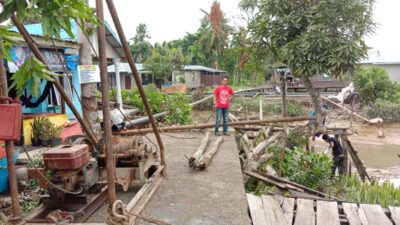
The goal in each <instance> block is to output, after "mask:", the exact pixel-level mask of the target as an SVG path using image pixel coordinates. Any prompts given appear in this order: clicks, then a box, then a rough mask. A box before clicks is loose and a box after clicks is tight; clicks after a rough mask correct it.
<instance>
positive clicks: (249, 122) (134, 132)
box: [113, 116, 316, 135]
mask: <svg viewBox="0 0 400 225" xmlns="http://www.w3.org/2000/svg"><path fill="white" fill-rule="evenodd" d="M308 120H316V118H315V117H307V116H301V117H285V118H274V119H263V120H245V121H235V122H231V123H229V125H230V126H241V125H260V124H270V123H279V122H295V121H308ZM212 127H215V123H204V124H194V125H193V124H192V125H182V126H170V127H161V128H158V130H159V131H163V132H171V131H182V130H190V129H206V128H212ZM150 132H154V130H152V129H150V128H145V129H134V130H123V131H118V132H113V134H115V135H139V134H146V133H150Z"/></svg>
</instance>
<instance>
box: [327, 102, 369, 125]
mask: <svg viewBox="0 0 400 225" xmlns="http://www.w3.org/2000/svg"><path fill="white" fill-rule="evenodd" d="M321 98H323V99H325V100H326V101H328V102H330V103H332V104H334V105H336V106H337V107H339V108H341V109H344V110H346V111H347V112H350V113H351V114H352V115H355V116H357V117H358V118H360V119H362V120H364V121H366V122H368V123H369V120H368V119H367V118H365V117H362V116H360V115H358V114H357V113H354V112H352V111H351V110H350V109H348V108H346V107H343V106H341V105H339V104H337V103H335V102H333V101H331V100H329V99H328V98H326V97H321Z"/></svg>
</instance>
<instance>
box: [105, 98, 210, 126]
mask: <svg viewBox="0 0 400 225" xmlns="http://www.w3.org/2000/svg"><path fill="white" fill-rule="evenodd" d="M212 97H213V95H210V96H207V97H205V98H203V99H200V100H198V101H195V102H192V103H190V104H189V105H190V106H192V107H193V106H195V105H198V104H200V103H202V102H205V101H207V100H209V99H211V98H212ZM167 114H168V112H161V113H157V114H154V115H153V117H154V119H159V118H162V117H164V116H166V115H167ZM149 122H150V120H149V117H148V116H145V117H141V118H138V119H134V120H131V121H127V122H126V125H125V128H126V129H132V128H134V127H135V126H138V125H142V124H147V123H149ZM114 127H115V129H113V130H119V129H118V127H117V126H114Z"/></svg>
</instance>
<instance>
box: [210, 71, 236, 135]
mask: <svg viewBox="0 0 400 225" xmlns="http://www.w3.org/2000/svg"><path fill="white" fill-rule="evenodd" d="M233 95H234V92H233V90H232V88H231V87H229V86H228V77H224V78H223V79H222V85H219V86H218V87H216V88H215V90H214V105H215V108H216V112H217V116H216V121H215V135H217V136H220V135H221V134H220V133H219V131H218V130H219V125H220V120H221V116H222V118H223V121H224V129H223V132H224V135H226V136H228V135H229V134H228V113H229V102H230V100H231V99H232V98H233Z"/></svg>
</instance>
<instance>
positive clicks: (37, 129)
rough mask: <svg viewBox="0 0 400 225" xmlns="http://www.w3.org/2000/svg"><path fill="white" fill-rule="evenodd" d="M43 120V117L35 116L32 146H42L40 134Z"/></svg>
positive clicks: (32, 125)
mask: <svg viewBox="0 0 400 225" xmlns="http://www.w3.org/2000/svg"><path fill="white" fill-rule="evenodd" d="M42 121H43V117H33V122H32V124H31V127H32V137H31V140H32V146H40V144H41V143H40V138H39V137H40V135H41V133H42V129H43V126H42Z"/></svg>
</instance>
